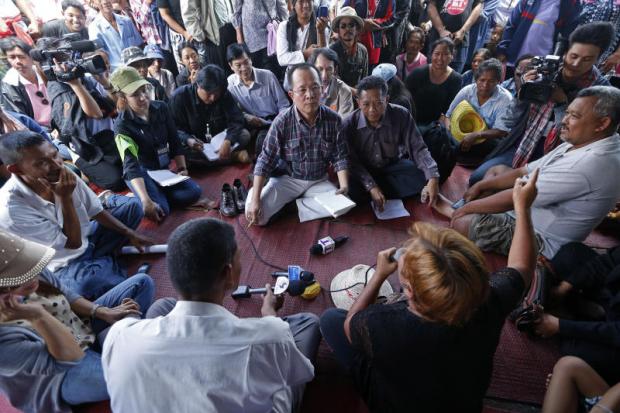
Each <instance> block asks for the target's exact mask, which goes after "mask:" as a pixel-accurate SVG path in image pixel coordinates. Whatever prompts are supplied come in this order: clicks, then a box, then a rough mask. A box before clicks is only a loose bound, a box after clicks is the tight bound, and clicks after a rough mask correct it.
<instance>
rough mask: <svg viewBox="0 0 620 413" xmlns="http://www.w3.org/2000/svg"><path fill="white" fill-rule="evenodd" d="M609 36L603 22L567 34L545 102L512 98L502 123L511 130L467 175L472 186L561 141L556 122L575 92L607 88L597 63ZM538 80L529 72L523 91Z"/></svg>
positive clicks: (608, 26) (535, 73) (607, 25)
mask: <svg viewBox="0 0 620 413" xmlns="http://www.w3.org/2000/svg"><path fill="white" fill-rule="evenodd" d="M613 36H614V28H613V26H612V25H611V24H610V23H607V22H595V23H589V24H585V25H583V26H580V27H578V28H577V29H576V30H575V31H574V32H573V33H572V34H571V35H570V37H569V45H568V50H567V52H566V53H565V54H564V56H563V60H562V63H561V65H560V69H559V71H558V72H557V73H550V74H549V75H548V76H549V77H550V78H551V79H552V80H553V82H554V83H553V90H552V92H551V95H550V97H549V99H548V101H547V102H545V103H531V102H528V101H526V100H524V99H523V98H522V97H521V96H520V97H519V99H517V100H515V103H514V106H515V107H514V108H512V109H513V110H509V111H507V112H506V113H508V116H509V119H506V124H507V125H508V126H510V127H511V130H510V132H509V134H508V135H507V136H506V137H505V138H503V139H502V141H500V142H499V144H498V145H497V147H496V148H495V150H494V151H493V152H491V153H490V154H489V155H488V156H487V157H486V159H485V162H484V163H483V164H482V165H480V166H479V167H478V169H476V170H475V171H474V172H473V173H472V174H471V176H470V178H469V185H470V186H472V185H474V184H475V183H476V182H478V181H480V180H482V179H483V178H486V177H492V176H496V175H498V174H501V173H503V172H505V171H506V170H508V169H510V168H520V167H522V166H524V165H525V164H527V163H528V162H531V161H534V160H536V159H538V158H540V157H542V156H543V155H544V154H546V153H548V152H550V151H551V150H552V149H554V148H555V147H556V146H558V145H559V144H560V143H561V140H560V134H559V122H560V121H561V120H562V118H563V117H564V112H565V111H566V108H567V107H568V105H569V104H570V103H571V102H572V101H573V99H574V98H575V96H576V95H577V93H578V92H579V91H580V90H582V89H585V88H587V87H590V86H597V85H609V81H608V80H607V79H606V78H604V77H603V75H602V74H601V72H600V71H599V70H598V69H597V68H596V66H595V65H596V62H597V61H598V58H599V56H600V55H601V53H602V52H603V51H605V50H607V47H608V45H609V43H610V42H611V40H612V38H613ZM542 58H544V57H542ZM540 76H541V75H540V74H539V72H538V71H537V70H536V69H534V70H529V71H527V72H526V73H525V75H524V76H523V78H522V81H521V82H520V83H521V87H522V85H523V84H524V83H526V82H531V81H538V80H537V79H538V78H539V77H540ZM517 95H519V91H518V90H517Z"/></svg>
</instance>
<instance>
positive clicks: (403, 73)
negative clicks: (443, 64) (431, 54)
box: [396, 52, 426, 81]
mask: <svg viewBox="0 0 620 413" xmlns="http://www.w3.org/2000/svg"><path fill="white" fill-rule="evenodd" d="M425 64H426V56H424V55H423V54H422V53H420V52H418V55H417V56H416V58H415V59H413V62H411V64H407V53H403V54H400V55H398V56H396V75H397V76H398V77H399V78H400V80H402V81H404V80H405V79H406V78H407V76H409V74H410V73H411V72H413V69H415V68H416V67H420V66H424V65H425Z"/></svg>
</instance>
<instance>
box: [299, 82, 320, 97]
mask: <svg viewBox="0 0 620 413" xmlns="http://www.w3.org/2000/svg"><path fill="white" fill-rule="evenodd" d="M308 92H310V94H311V95H312V96H314V95H318V94H319V93H321V86H319V85H314V86H312V87H310V88H305V87H300V88H299V89H297V90H293V93H294V94H296V95H297V96H304V95H305V94H306V93H308Z"/></svg>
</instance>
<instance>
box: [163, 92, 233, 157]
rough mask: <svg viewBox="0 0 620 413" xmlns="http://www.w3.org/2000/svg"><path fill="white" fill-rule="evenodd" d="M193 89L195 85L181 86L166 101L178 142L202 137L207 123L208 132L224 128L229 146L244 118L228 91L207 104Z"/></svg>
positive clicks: (215, 133) (217, 131)
mask: <svg viewBox="0 0 620 413" xmlns="http://www.w3.org/2000/svg"><path fill="white" fill-rule="evenodd" d="M197 88H198V86H197V85H196V84H191V85H185V86H181V87H180V88H178V89H177V90H175V92H174V94H173V95H172V96H171V97H170V102H169V103H168V104H169V106H170V111H171V112H172V116H173V118H174V122H175V123H176V125H177V128H178V131H179V138H180V139H181V142H183V143H184V144H185V143H186V142H187V139H188V138H190V137H192V136H193V137H195V138H198V139H201V140H204V139H205V133H206V132H207V124H209V132H210V133H211V135H213V136H215V135H217V134H218V133H220V132H221V131H223V130H224V129H227V132H226V139H227V140H229V141H230V143H231V144H233V145H234V144H235V143H237V141H238V139H239V136H240V134H241V132H242V131H243V124H244V118H243V113H242V112H241V110H240V109H239V107H238V106H237V103H236V102H235V100H234V98H233V97H232V95H231V94H230V92H228V90H226V91H225V92H224V93H223V94H222V96H221V97H220V98H219V99H218V100H217V101H216V102H214V103H212V104H210V105H207V104H206V103H204V102H203V101H202V100H200V98H199V97H198V94H197Z"/></svg>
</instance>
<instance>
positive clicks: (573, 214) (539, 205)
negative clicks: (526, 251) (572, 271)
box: [527, 134, 620, 258]
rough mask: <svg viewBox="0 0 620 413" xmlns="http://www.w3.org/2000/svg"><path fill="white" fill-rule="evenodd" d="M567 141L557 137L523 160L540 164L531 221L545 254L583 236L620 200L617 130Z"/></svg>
mask: <svg viewBox="0 0 620 413" xmlns="http://www.w3.org/2000/svg"><path fill="white" fill-rule="evenodd" d="M572 147H573V145H571V144H569V143H563V144H562V145H560V146H558V147H557V148H555V149H554V150H553V151H551V152H549V153H548V154H547V155H545V156H544V157H542V158H540V159H538V160H537V161H534V162H530V163H529V164H527V170H528V172H533V171H534V169H536V168H540V175H539V177H538V182H537V184H536V186H537V188H538V196H537V197H536V199H535V200H534V203H533V204H532V223H533V225H534V230H535V231H536V233H537V234H539V235H540V236H541V237H542V239H543V250H542V254H543V255H544V256H545V257H547V258H553V256H554V255H555V253H556V252H557V251H558V250H559V249H560V247H561V246H562V245H564V244H567V243H568V242H581V241H583V240H584V239H585V238H586V237H587V236H588V235H589V234H590V232H591V231H592V230H593V229H594V228H595V227H596V226H597V225H598V224H599V223H600V222H601V221H602V220H603V218H604V217H605V216H606V215H607V213H608V212H609V211H611V210H612V209H613V207H614V206H615V205H616V202H618V200H620V185H618V182H617V180H616V179H617V177H618V176H620V136H619V135H618V134H614V135H612V136H610V137H608V138H605V139H601V140H599V141H596V142H593V143H591V144H589V145H586V146H584V147H582V148H579V149H571V148H572Z"/></svg>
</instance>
